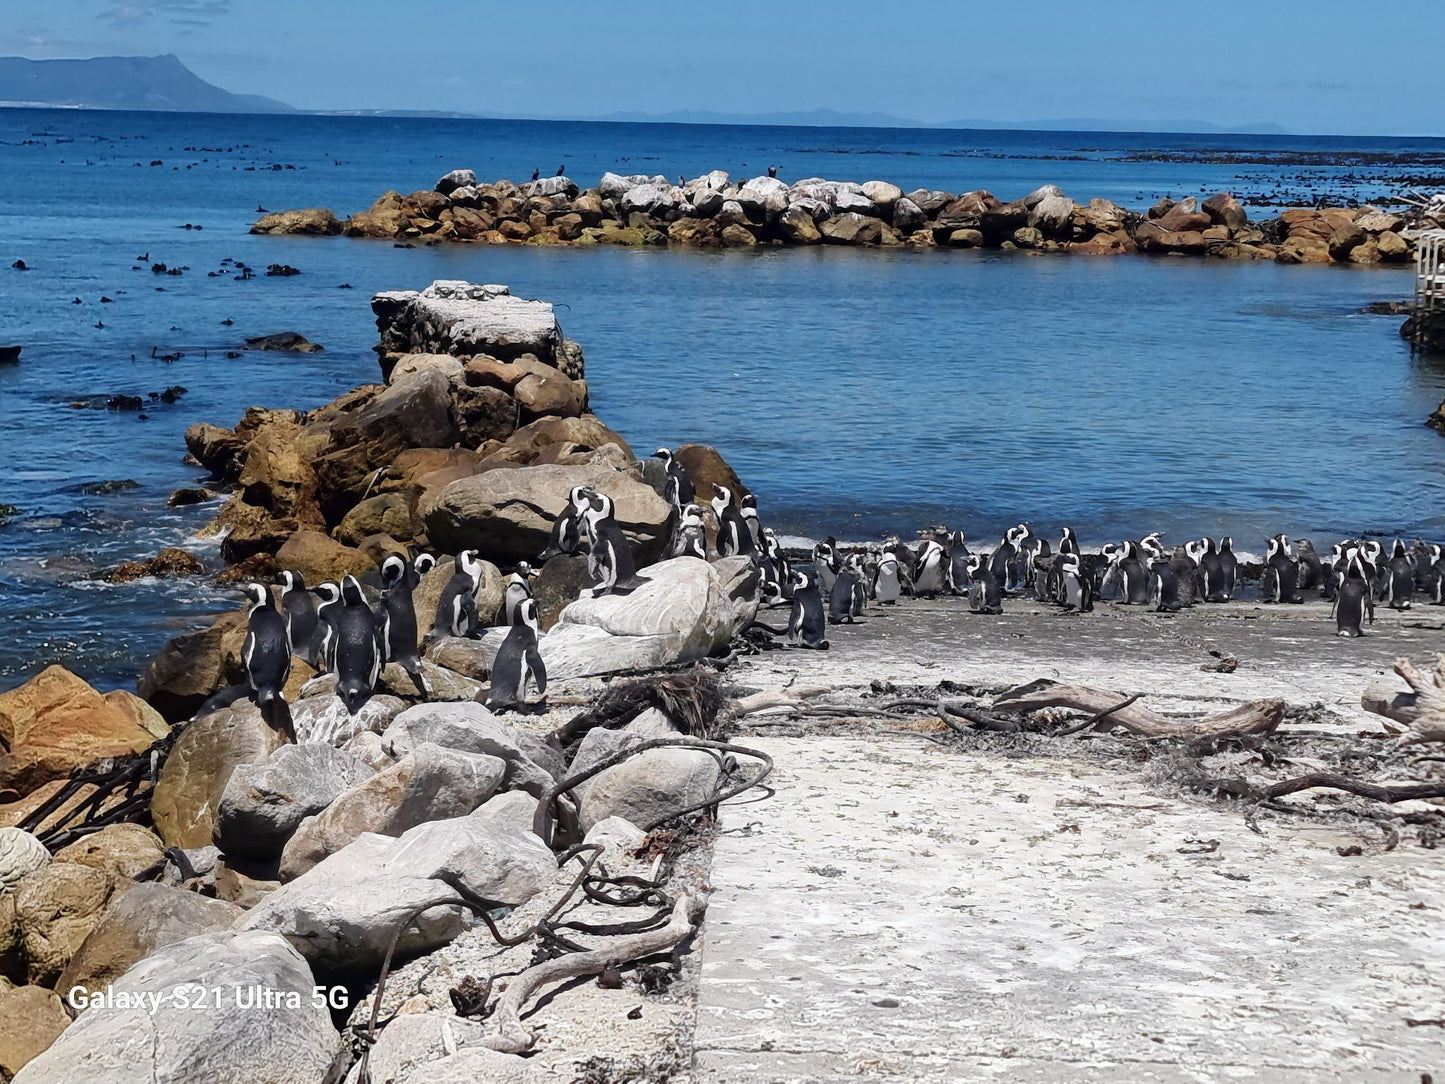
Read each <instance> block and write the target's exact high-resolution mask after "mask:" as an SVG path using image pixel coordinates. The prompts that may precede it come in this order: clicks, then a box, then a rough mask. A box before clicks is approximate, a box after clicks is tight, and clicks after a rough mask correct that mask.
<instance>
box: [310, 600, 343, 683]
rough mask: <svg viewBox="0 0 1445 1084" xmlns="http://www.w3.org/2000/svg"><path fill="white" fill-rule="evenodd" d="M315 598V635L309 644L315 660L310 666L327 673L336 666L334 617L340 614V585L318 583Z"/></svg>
mask: <svg viewBox="0 0 1445 1084" xmlns="http://www.w3.org/2000/svg"><path fill="white" fill-rule="evenodd" d="M316 597H317V598H319V599H320V600H321V601H320V602H318V603H317V604H316V633H315V636H314V638H313V640H312V642H311V644H312V646H311V655H312V657H313V658H314V659H315V660H316V661H315V662H313V663H312V664H311V665H312V666H314V667H315V668H316V669H317V671H319V672H328V671H330V670H332V669H333V668H334V667H335V666H336V615H337V614H338V613H340V612H341V585H340V584H336V583H331V582H330V581H328V582H326V583H318V584H317V585H316Z"/></svg>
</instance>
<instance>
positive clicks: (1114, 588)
mask: <svg viewBox="0 0 1445 1084" xmlns="http://www.w3.org/2000/svg"><path fill="white" fill-rule="evenodd" d="M1099 556H1100V557H1102V558H1103V560H1102V561H1100V562H1099V563H1098V564H1097V565H1096V566H1095V567H1094V577H1095V583H1094V597H1095V598H1102V599H1110V600H1113V599H1117V598H1118V596H1119V584H1120V583H1121V582H1122V581H1121V579H1120V576H1119V558H1120V557H1121V556H1123V555H1122V554H1121V553H1120V552H1119V544H1118V543H1117V542H1105V543H1104V544H1103V546H1101V547H1100V548H1099Z"/></svg>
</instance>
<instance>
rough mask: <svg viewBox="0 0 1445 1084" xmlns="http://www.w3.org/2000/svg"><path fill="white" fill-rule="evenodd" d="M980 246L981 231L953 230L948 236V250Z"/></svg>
mask: <svg viewBox="0 0 1445 1084" xmlns="http://www.w3.org/2000/svg"><path fill="white" fill-rule="evenodd" d="M1035 232H1037V231H1035ZM982 244H983V231H982V230H954V231H953V232H952V233H950V234H949V235H948V247H949V248H978V247H980V246H981V245H982Z"/></svg>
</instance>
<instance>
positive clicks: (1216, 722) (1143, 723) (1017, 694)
mask: <svg viewBox="0 0 1445 1084" xmlns="http://www.w3.org/2000/svg"><path fill="white" fill-rule="evenodd" d="M1285 706H1286V705H1285V702H1284V701H1283V700H1280V699H1278V698H1275V697H1267V698H1265V699H1263V700H1251V701H1249V703H1247V704H1241V705H1240V706H1239V707H1237V708H1230V709H1229V710H1228V711H1225V712H1220V713H1219V714H1218V715H1196V716H1191V717H1188V718H1178V719H1171V718H1169V717H1167V716H1164V715H1160V714H1159V713H1158V712H1157V711H1154V710H1153V709H1152V708H1149V707H1146V706H1145V705H1143V704H1140V703H1138V702H1137V698H1136V697H1126V696H1124V695H1122V694H1120V693H1114V692H1107V691H1105V690H1103V689H1091V688H1090V687H1089V686H1087V685H1059V684H1057V683H1055V682H1052V681H1035V682H1032V683H1030V684H1028V685H1024V686H1020V687H1019V688H1017V689H1009V690H1008V691H1007V692H1003V693H1000V694H999V695H998V696H997V697H995V698H994V702H993V710H994V711H1017V712H1022V711H1038V710H1040V709H1041V708H1072V709H1073V710H1074V711H1083V712H1088V713H1089V714H1090V715H1092V716H1095V719H1094V724H1093V725H1096V726H1099V725H1102V726H1121V727H1123V728H1124V729H1125V730H1127V731H1129V732H1130V733H1131V734H1137V735H1139V736H1140V737H1144V738H1182V739H1185V740H1191V739H1197V738H1222V737H1230V736H1234V735H1241V736H1243V735H1260V734H1271V733H1273V732H1274V730H1275V729H1276V728H1277V727H1278V726H1279V724H1280V722H1281V720H1283V719H1284V712H1285Z"/></svg>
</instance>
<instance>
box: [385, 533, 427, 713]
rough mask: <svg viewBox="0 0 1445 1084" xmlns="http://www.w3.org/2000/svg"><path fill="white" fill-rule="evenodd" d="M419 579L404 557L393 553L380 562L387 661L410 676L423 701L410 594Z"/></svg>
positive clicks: (423, 680)
mask: <svg viewBox="0 0 1445 1084" xmlns="http://www.w3.org/2000/svg"><path fill="white" fill-rule="evenodd" d="M420 578H421V577H420V576H418V575H417V573H416V569H415V568H414V566H413V565H411V564H410V563H409V562H408V561H407V559H406V558H405V557H402V556H401V555H400V554H397V553H393V554H391V555H390V556H388V557H387V558H386V560H384V561H382V562H381V584H382V592H381V606H382V611H383V613H384V614H385V629H386V658H388V659H390V660H393V661H394V662H396V663H397V664H398V665H399V666H400V667H401V668H402V669H403V670H405V671H406V672H407V674H408V676H410V678H411V681H412V684H413V685H415V686H416V687H417V691H418V692H420V693H421V695H422V696H423V697H430V696H431V689H429V688H427V683H426V678H425V677H424V676H423V675H422V670H421V653H420V652H419V651H418V650H417V638H416V607H415V606H414V604H413V601H412V592H413V591H414V590H415V589H416V584H417V581H418V580H419V579H420Z"/></svg>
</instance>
